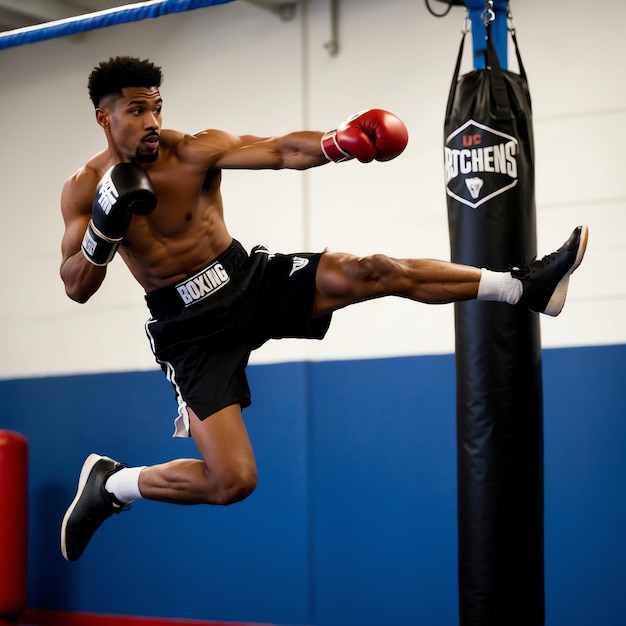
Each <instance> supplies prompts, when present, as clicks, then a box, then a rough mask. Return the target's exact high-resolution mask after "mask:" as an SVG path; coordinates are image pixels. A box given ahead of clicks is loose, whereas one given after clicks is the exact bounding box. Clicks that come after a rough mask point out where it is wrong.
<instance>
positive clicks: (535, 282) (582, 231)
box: [511, 226, 589, 317]
mask: <svg viewBox="0 0 626 626" xmlns="http://www.w3.org/2000/svg"><path fill="white" fill-rule="evenodd" d="M588 236H589V230H588V228H587V227H586V226H577V227H576V228H575V229H574V232H573V233H572V234H571V235H570V238H569V239H568V240H567V241H566V242H565V243H564V244H563V245H562V246H561V247H560V248H559V249H558V250H557V251H556V252H553V253H552V254H548V255H547V256H544V257H543V259H541V260H539V261H537V260H533V261H532V262H531V263H530V264H529V265H525V266H523V267H513V268H511V275H512V276H513V277H514V278H518V279H519V280H521V281H522V286H523V288H524V290H523V292H522V297H521V298H520V301H519V303H520V304H522V305H524V306H526V307H528V308H529V309H530V310H531V311H535V312H537V313H545V314H546V315H551V316H553V317H556V316H557V315H558V314H559V313H560V312H561V310H562V309H563V305H564V304H565V297H566V295H567V287H568V284H569V277H570V276H571V275H572V272H573V271H574V270H575V269H576V268H577V267H578V266H579V265H580V263H581V261H582V260H583V256H584V255H585V250H586V248H587V239H588Z"/></svg>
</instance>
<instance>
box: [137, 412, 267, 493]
mask: <svg viewBox="0 0 626 626" xmlns="http://www.w3.org/2000/svg"><path fill="white" fill-rule="evenodd" d="M189 423H190V427H191V428H190V429H191V436H192V438H193V440H194V442H195V444H196V446H197V447H198V450H199V451H200V454H201V455H202V460H198V459H177V460H175V461H170V462H168V463H163V464H160V465H152V466H150V467H146V468H145V469H144V470H143V471H142V472H141V475H140V477H139V489H140V491H141V495H142V496H143V497H144V498H146V499H148V500H158V501H160V502H171V503H174V504H232V503H233V502H238V501H240V500H243V499H244V498H246V497H247V496H249V495H250V494H251V493H252V491H253V490H254V488H255V487H256V482H257V470H256V462H255V459H254V452H253V450H252V445H251V443H250V439H249V437H248V432H247V430H246V427H245V424H244V422H243V417H242V415H241V407H240V406H239V405H238V404H234V405H231V406H229V407H226V408H225V409H222V410H221V411H218V412H217V413H214V414H213V415H210V416H209V417H207V418H206V419H204V420H200V419H199V418H198V416H197V415H196V414H195V413H194V412H193V411H191V409H189Z"/></svg>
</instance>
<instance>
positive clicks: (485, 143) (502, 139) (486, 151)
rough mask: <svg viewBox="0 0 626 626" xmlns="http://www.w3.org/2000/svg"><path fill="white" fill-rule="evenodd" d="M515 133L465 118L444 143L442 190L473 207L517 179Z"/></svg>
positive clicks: (515, 182) (511, 186) (501, 191)
mask: <svg viewBox="0 0 626 626" xmlns="http://www.w3.org/2000/svg"><path fill="white" fill-rule="evenodd" d="M518 154H519V144H518V141H517V139H516V138H515V137H513V136H511V135H508V134H506V133H503V132H501V131H499V130H494V129H493V128H489V126H485V125H484V124H480V123H478V122H475V121H474V120H468V121H467V122H465V123H464V124H463V125H462V126H460V127H459V128H457V129H456V130H455V131H453V132H452V133H450V134H449V135H448V137H447V138H446V144H445V170H446V171H445V174H446V193H447V194H448V195H449V196H451V197H452V198H454V199H455V200H458V201H459V202H461V203H462V204H465V205H467V206H469V207H471V208H473V209H475V208H477V207H479V206H480V205H481V204H484V203H485V202H487V201H488V200H491V199H492V198H495V197H496V196H499V195H500V194H502V193H504V192H505V191H507V190H509V189H512V188H513V187H515V186H516V185H517V182H518V167H517V157H518Z"/></svg>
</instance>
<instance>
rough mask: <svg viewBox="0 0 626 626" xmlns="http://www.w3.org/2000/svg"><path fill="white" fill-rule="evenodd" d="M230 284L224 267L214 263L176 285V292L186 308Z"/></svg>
mask: <svg viewBox="0 0 626 626" xmlns="http://www.w3.org/2000/svg"><path fill="white" fill-rule="evenodd" d="M229 282H230V276H229V275H228V272H227V271H226V270H225V269H224V266H223V265H222V264H221V263H220V262H219V261H215V262H213V263H211V265H209V266H208V267H205V268H204V269H202V270H200V271H199V272H198V273H197V274H195V275H194V276H192V277H191V278H187V279H185V280H184V281H182V282H180V283H178V284H177V285H176V291H177V292H178V295H179V296H180V299H181V300H182V301H183V304H184V305H185V306H186V307H187V306H189V305H191V304H194V303H195V302H199V301H200V300H204V298H208V297H209V296H211V295H213V294H214V293H215V292H216V291H218V290H219V289H221V288H222V287H224V286H225V285H227V284H228V283H229Z"/></svg>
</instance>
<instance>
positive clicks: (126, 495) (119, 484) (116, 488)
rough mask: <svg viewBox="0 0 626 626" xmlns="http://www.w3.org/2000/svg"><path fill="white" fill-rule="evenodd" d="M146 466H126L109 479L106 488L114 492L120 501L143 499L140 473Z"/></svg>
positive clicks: (127, 502)
mask: <svg viewBox="0 0 626 626" xmlns="http://www.w3.org/2000/svg"><path fill="white" fill-rule="evenodd" d="M145 467H146V466H145V465H143V466H142V467H124V468H122V469H121V470H120V471H119V472H115V474H112V475H111V476H109V478H108V479H107V481H106V483H105V484H104V488H105V489H106V490H107V491H108V492H109V493H112V494H113V495H114V496H115V497H116V498H117V499H118V500H119V501H120V502H123V503H124V504H130V503H131V502H133V501H134V500H142V499H143V496H142V495H141V492H140V491H139V474H141V470H143V469H144V468H145Z"/></svg>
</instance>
